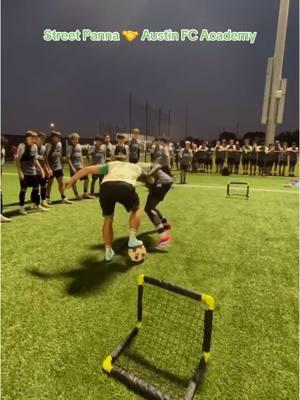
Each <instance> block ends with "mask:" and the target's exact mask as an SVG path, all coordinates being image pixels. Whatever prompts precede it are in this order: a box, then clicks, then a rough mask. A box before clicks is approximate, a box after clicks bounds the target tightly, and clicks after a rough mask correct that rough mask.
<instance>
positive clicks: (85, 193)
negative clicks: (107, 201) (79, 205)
mask: <svg viewBox="0 0 300 400" xmlns="http://www.w3.org/2000/svg"><path fill="white" fill-rule="evenodd" d="M83 182H84V183H83V198H84V199H94V198H95V195H90V194H89V193H88V190H89V177H88V176H85V177H84V178H83Z"/></svg>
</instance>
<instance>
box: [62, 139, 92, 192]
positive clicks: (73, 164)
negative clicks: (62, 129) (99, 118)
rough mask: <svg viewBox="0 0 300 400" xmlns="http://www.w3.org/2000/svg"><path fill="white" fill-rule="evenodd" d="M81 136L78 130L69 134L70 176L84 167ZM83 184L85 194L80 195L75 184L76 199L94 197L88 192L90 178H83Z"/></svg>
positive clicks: (68, 156)
mask: <svg viewBox="0 0 300 400" xmlns="http://www.w3.org/2000/svg"><path fill="white" fill-rule="evenodd" d="M79 139H80V136H79V134H78V133H77V132H73V133H71V134H70V135H69V140H70V145H69V146H68V147H67V159H68V162H69V167H70V176H73V175H74V174H76V172H77V171H79V170H80V169H82V168H84V162H83V158H82V148H81V144H80V143H79ZM82 180H83V181H84V184H83V196H82V197H81V196H79V194H78V190H77V186H76V183H74V185H73V187H72V188H73V192H74V194H75V197H76V200H81V198H84V199H93V198H94V197H95V196H93V195H90V194H89V193H88V188H89V178H88V176H85V177H83V178H82Z"/></svg>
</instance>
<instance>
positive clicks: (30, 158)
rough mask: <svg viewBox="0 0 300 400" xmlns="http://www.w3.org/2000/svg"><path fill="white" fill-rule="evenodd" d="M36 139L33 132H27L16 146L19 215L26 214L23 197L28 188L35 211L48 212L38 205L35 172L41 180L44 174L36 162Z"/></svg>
mask: <svg viewBox="0 0 300 400" xmlns="http://www.w3.org/2000/svg"><path fill="white" fill-rule="evenodd" d="M36 138H37V133H36V132H35V131H33V130H29V131H27V132H26V134H25V141H24V142H23V143H20V144H19V146H18V153H17V157H16V166H17V170H18V174H19V179H20V187H21V189H20V193H19V204H20V214H21V215H26V214H27V211H26V210H25V196H26V190H27V188H28V187H32V192H31V201H32V203H33V204H34V208H35V209H36V210H37V211H48V210H47V208H44V207H43V206H41V204H40V194H39V181H38V176H37V170H39V173H40V174H41V177H43V178H44V177H45V173H44V171H43V168H42V167H41V165H40V163H39V162H38V160H37V145H36V144H35V142H36Z"/></svg>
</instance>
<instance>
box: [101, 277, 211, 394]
mask: <svg viewBox="0 0 300 400" xmlns="http://www.w3.org/2000/svg"><path fill="white" fill-rule="evenodd" d="M213 310H214V299H213V298H212V297H211V296H209V295H207V294H200V293H197V292H194V291H191V290H188V289H185V288H183V287H180V286H176V285H173V284H171V283H167V282H164V281H161V280H158V279H154V278H151V277H149V276H144V275H140V276H139V278H138V301H137V324H136V326H135V327H134V328H133V330H132V331H131V332H130V334H129V335H128V336H127V337H126V338H125V339H124V340H123V341H122V342H121V343H120V344H119V345H118V346H117V347H116V348H115V350H114V351H113V352H112V353H111V354H110V355H109V356H107V357H106V358H105V360H104V361H103V363H102V368H103V369H104V371H106V372H107V373H108V374H110V375H111V376H113V377H114V378H116V379H118V380H119V381H121V382H122V383H124V384H125V385H126V386H127V387H128V388H129V389H131V390H133V391H134V392H136V393H138V394H140V395H142V396H143V397H145V398H147V399H155V400H177V399H178V400H181V399H182V400H191V399H192V398H193V397H194V394H195V392H196V389H197V386H198V384H199V383H200V382H201V381H202V379H203V376H204V372H205V367H206V363H207V361H208V358H209V356H210V344H211V334H212V321H213Z"/></svg>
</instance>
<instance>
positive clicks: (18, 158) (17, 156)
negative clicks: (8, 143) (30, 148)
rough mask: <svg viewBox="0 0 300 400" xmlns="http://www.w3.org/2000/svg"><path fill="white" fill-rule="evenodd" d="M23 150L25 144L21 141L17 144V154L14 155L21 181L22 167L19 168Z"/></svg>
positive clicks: (22, 176)
mask: <svg viewBox="0 0 300 400" xmlns="http://www.w3.org/2000/svg"><path fill="white" fill-rule="evenodd" d="M24 151H25V146H24V145H23V143H20V144H19V146H18V151H17V155H16V157H15V161H16V167H17V170H18V174H19V178H20V180H21V181H22V180H23V179H24V174H23V172H22V168H21V157H22V155H23V154H24Z"/></svg>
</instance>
